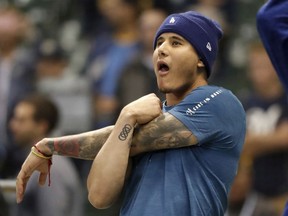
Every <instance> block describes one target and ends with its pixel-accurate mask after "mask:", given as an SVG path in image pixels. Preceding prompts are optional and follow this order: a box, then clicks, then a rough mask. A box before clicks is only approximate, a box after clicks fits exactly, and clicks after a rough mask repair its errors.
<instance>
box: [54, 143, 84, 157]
mask: <svg viewBox="0 0 288 216" xmlns="http://www.w3.org/2000/svg"><path fill="white" fill-rule="evenodd" d="M54 150H55V151H56V152H57V154H59V155H67V156H71V157H78V156H79V152H80V145H79V141H78V139H69V140H57V139H56V140H55V141H54Z"/></svg>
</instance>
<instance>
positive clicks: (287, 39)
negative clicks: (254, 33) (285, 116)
mask: <svg viewBox="0 0 288 216" xmlns="http://www.w3.org/2000/svg"><path fill="white" fill-rule="evenodd" d="M257 28H258V32H259V35H260V37H261V39H262V42H263V44H264V46H265V48H266V50H267V53H268V55H269V57H270V59H271V62H272V64H273V66H274V67H275V70H276V71H277V74H278V76H279V78H280V80H281V81H282V83H283V84H284V86H285V88H286V91H287V92H288V67H287V61H288V1H287V0H269V1H268V2H267V3H266V4H264V5H263V6H262V7H261V8H260V10H259V11H258V13H257Z"/></svg>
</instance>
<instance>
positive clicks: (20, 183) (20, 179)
mask: <svg viewBox="0 0 288 216" xmlns="http://www.w3.org/2000/svg"><path fill="white" fill-rule="evenodd" d="M29 178H30V176H26V174H25V172H23V171H20V173H19V175H18V176H17V180H16V202H17V203H20V202H22V200H23V197H24V193H25V190H26V185H27V182H28V181H29Z"/></svg>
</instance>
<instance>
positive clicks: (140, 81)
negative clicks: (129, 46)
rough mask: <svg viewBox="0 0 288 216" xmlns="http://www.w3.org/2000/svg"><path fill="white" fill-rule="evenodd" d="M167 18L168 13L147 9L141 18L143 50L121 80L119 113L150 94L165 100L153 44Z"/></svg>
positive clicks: (140, 28)
mask: <svg viewBox="0 0 288 216" xmlns="http://www.w3.org/2000/svg"><path fill="white" fill-rule="evenodd" d="M165 17H166V13H165V12H164V11H163V10H161V9H147V10H145V11H143V13H142V14H141V15H140V17H139V35H140V36H139V37H140V44H141V49H140V51H139V53H138V55H137V57H135V58H134V60H133V61H132V62H131V63H130V64H128V65H127V66H126V67H125V68H124V70H123V72H122V73H121V76H120V78H119V82H118V84H117V85H118V87H117V91H116V92H117V100H118V105H119V111H120V110H121V109H122V108H123V107H124V106H125V105H127V104H128V103H130V102H132V101H134V100H136V99H138V98H140V97H142V96H144V95H146V94H149V93H155V94H156V95H157V96H158V97H159V98H160V99H164V94H162V93H161V92H160V91H159V89H158V87H157V80H156V77H155V75H154V70H153V64H152V53H153V46H151V44H152V43H153V39H154V35H155V33H156V31H157V29H158V28H159V26H160V24H161V23H162V22H163V20H164V19H165ZM118 115H119V112H118V113H117V116H118Z"/></svg>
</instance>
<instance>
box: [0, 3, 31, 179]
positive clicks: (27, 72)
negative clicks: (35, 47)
mask: <svg viewBox="0 0 288 216" xmlns="http://www.w3.org/2000/svg"><path fill="white" fill-rule="evenodd" d="M28 30H29V22H28V20H27V18H26V17H25V16H24V14H22V13H21V11H18V10H17V9H16V8H14V7H1V8H0V137H1V139H0V156H1V159H0V160H2V159H3V158H4V156H5V152H4V150H3V149H4V147H5V148H6V150H7V151H8V154H9V152H10V151H14V150H13V149H14V146H13V145H10V146H8V145H7V143H8V138H9V136H8V127H7V122H8V121H9V119H10V117H11V115H12V111H13V107H14V105H15V104H16V103H17V102H18V101H19V99H21V98H22V97H23V96H25V95H27V94H28V93H30V92H33V91H34V90H35V88H34V87H35V85H34V58H33V53H32V52H30V51H29V50H28V49H26V48H25V46H24V44H25V39H26V34H27V31H28ZM8 147H9V149H7V148H8ZM0 165H1V162H0ZM0 177H5V176H3V173H1V172H0Z"/></svg>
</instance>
